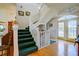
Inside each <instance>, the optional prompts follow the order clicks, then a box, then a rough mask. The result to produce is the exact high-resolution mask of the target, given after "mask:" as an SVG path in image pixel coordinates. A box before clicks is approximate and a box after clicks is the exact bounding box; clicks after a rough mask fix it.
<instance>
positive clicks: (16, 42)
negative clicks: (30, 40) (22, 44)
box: [13, 24, 19, 56]
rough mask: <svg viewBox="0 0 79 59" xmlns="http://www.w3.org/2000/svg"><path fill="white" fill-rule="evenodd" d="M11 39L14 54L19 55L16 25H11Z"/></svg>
mask: <svg viewBox="0 0 79 59" xmlns="http://www.w3.org/2000/svg"><path fill="white" fill-rule="evenodd" d="M13 41H14V56H18V55H19V51H18V25H16V24H15V25H13Z"/></svg>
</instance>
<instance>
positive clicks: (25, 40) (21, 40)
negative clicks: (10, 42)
mask: <svg viewBox="0 0 79 59" xmlns="http://www.w3.org/2000/svg"><path fill="white" fill-rule="evenodd" d="M29 41H33V38H22V39H19V40H18V43H22V42H29Z"/></svg>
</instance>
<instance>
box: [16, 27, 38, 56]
mask: <svg viewBox="0 0 79 59" xmlns="http://www.w3.org/2000/svg"><path fill="white" fill-rule="evenodd" d="M18 47H19V56H26V55H28V54H30V53H32V52H34V51H37V50H38V47H37V46H36V43H35V41H34V38H33V37H32V35H31V33H30V31H29V27H28V28H26V29H19V30H18Z"/></svg>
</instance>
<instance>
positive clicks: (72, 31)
mask: <svg viewBox="0 0 79 59" xmlns="http://www.w3.org/2000/svg"><path fill="white" fill-rule="evenodd" d="M76 27H77V22H76V20H71V21H68V38H76Z"/></svg>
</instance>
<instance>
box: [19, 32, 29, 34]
mask: <svg viewBox="0 0 79 59" xmlns="http://www.w3.org/2000/svg"><path fill="white" fill-rule="evenodd" d="M22 34H30V32H18V35H22Z"/></svg>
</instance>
